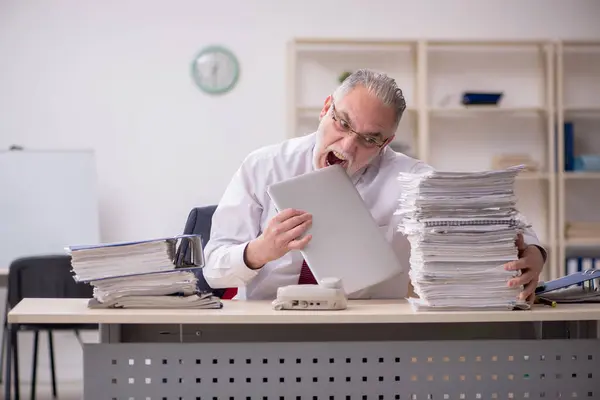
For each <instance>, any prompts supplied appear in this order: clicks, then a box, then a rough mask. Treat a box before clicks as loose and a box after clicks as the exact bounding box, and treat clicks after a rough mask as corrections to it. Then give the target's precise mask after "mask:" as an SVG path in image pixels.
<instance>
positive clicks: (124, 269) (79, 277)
mask: <svg viewBox="0 0 600 400" xmlns="http://www.w3.org/2000/svg"><path fill="white" fill-rule="evenodd" d="M182 240H189V241H190V243H191V244H190V249H191V250H192V253H193V255H194V256H193V257H192V261H193V262H194V265H191V266H190V265H177V262H176V254H177V252H178V247H177V245H178V243H181V241H182ZM67 251H68V252H69V253H70V254H71V265H72V267H73V272H74V274H75V276H74V279H75V280H76V281H79V282H87V283H89V284H90V285H91V286H93V288H94V289H93V294H94V298H93V299H92V300H91V301H90V303H89V306H90V307H94V308H101V307H118V308H220V307H221V306H222V304H221V302H220V300H219V298H217V297H215V296H213V295H212V294H211V293H199V292H198V289H197V277H196V275H195V273H194V270H196V269H198V268H201V267H202V265H203V256H202V247H201V242H200V237H199V236H197V235H181V236H176V237H172V238H162V239H153V240H146V241H141V242H120V243H108V244H102V245H94V246H72V247H69V248H67ZM194 253H195V254H194ZM198 253H199V254H200V257H199V259H200V260H201V264H200V265H196V261H197V258H198V257H197V255H198Z"/></svg>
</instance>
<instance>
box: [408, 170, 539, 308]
mask: <svg viewBox="0 0 600 400" xmlns="http://www.w3.org/2000/svg"><path fill="white" fill-rule="evenodd" d="M522 169H523V168H522V167H512V168H508V169H504V170H498V171H484V172H475V173H468V172H438V171H433V172H429V173H427V174H424V175H423V174H421V175H417V174H408V173H402V174H400V176H399V181H400V185H401V193H402V194H401V197H400V205H399V209H398V211H397V212H396V214H398V215H400V217H401V218H400V219H401V222H400V226H399V230H400V231H401V232H403V233H404V234H405V235H406V236H407V237H408V240H409V241H410V244H411V256H410V264H411V270H410V273H409V274H410V278H411V281H412V284H413V286H414V289H415V293H416V294H417V295H418V296H419V298H418V299H416V298H413V299H409V301H410V302H411V304H412V306H413V308H414V309H415V310H432V309H433V310H446V309H447V310H449V309H486V310H489V309H491V308H515V307H522V308H527V307H528V306H527V303H526V302H525V301H522V300H518V296H519V293H520V292H521V290H522V289H523V288H522V287H519V286H517V287H509V286H508V285H507V283H508V280H509V279H511V278H513V277H514V276H517V274H518V272H515V271H506V270H505V268H504V265H505V264H506V263H508V262H509V261H513V260H517V259H518V249H517V247H516V239H517V235H518V233H521V232H522V230H523V228H524V227H525V226H527V225H526V223H525V221H524V220H523V218H522V217H521V216H520V214H519V213H518V212H517V210H516V208H515V205H516V201H517V199H516V196H515V194H514V179H515V177H516V175H517V174H518V173H519V172H520V171H521V170H522Z"/></svg>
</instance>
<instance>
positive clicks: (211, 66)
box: [192, 46, 240, 94]
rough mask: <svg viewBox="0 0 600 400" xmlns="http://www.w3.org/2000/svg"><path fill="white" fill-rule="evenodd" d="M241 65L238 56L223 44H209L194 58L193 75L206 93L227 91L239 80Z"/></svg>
mask: <svg viewBox="0 0 600 400" xmlns="http://www.w3.org/2000/svg"><path fill="white" fill-rule="evenodd" d="M239 74H240V67H239V63H238V60H237V58H236V56H235V55H234V54H233V53H232V52H231V51H229V50H228V49H226V48H224V47H221V46H209V47H206V48H204V49H202V51H200V53H198V55H197V56H196V58H194V61H193V62H192V77H193V78H194V81H195V82H196V85H197V86H198V87H199V88H200V89H201V90H202V91H203V92H205V93H210V94H222V93H227V92H229V91H230V90H231V89H233V87H234V86H235V84H236V83H237V81H238V78H239Z"/></svg>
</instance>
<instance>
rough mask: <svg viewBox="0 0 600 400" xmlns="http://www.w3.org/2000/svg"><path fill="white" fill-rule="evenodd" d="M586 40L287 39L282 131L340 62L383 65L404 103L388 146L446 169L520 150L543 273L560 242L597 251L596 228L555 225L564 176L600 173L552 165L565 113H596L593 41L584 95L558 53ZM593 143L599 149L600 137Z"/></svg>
mask: <svg viewBox="0 0 600 400" xmlns="http://www.w3.org/2000/svg"><path fill="white" fill-rule="evenodd" d="M586 46H587V47H586ZM590 46H591V47H594V46H596V44H594V43H585V44H581V43H574V42H573V43H572V42H556V41H552V40H539V41H453V40H414V41H403V40H355V39H349V40H344V39H331V40H329V39H325V38H312V39H311V38H309V39H296V40H294V41H292V42H291V43H290V45H289V60H288V61H289V74H290V75H289V79H290V87H291V90H290V91H289V99H288V104H289V124H290V125H289V128H288V129H289V136H298V135H303V134H307V133H311V132H314V131H315V130H316V127H317V126H318V116H319V113H320V110H321V108H322V104H323V102H324V100H325V98H326V97H327V95H329V94H331V93H332V91H333V90H334V89H335V88H336V87H337V86H338V85H339V81H338V79H337V78H338V76H339V75H340V74H341V73H342V72H344V71H353V70H355V69H357V68H371V69H375V70H378V71H382V72H386V73H388V74H389V75H390V76H392V77H394V78H395V79H396V81H397V82H398V84H399V85H400V87H401V88H402V90H403V92H404V95H405V98H406V101H407V106H408V109H407V111H406V113H405V115H404V117H403V121H402V122H401V124H400V127H399V130H398V132H397V134H396V139H395V141H394V142H396V143H394V142H393V143H392V147H396V145H404V146H408V147H409V149H408V150H406V149H405V148H404V151H403V152H405V153H407V154H409V155H412V156H415V157H417V158H419V159H422V160H424V161H426V162H428V163H429V164H431V165H432V166H434V167H435V168H438V169H445V170H449V169H452V170H482V169H490V168H494V163H493V160H494V157H495V156H501V155H503V154H505V155H516V154H519V155H525V156H529V157H530V159H531V160H532V162H533V163H534V164H535V165H537V169H534V170H533V171H532V172H527V173H523V174H521V175H520V176H519V177H518V179H517V183H516V191H517V195H518V196H519V205H518V206H519V208H520V210H521V211H522V212H523V214H524V215H526V216H527V218H528V219H529V220H530V222H531V223H532V225H533V227H534V229H535V230H536V232H537V234H538V236H539V238H540V241H541V242H542V244H543V245H544V246H545V248H546V249H548V251H549V259H548V263H547V267H546V268H545V271H544V275H543V276H542V278H543V279H554V278H557V277H559V276H562V275H564V273H565V267H564V264H565V263H564V260H565V254H566V253H567V251H566V250H567V249H568V248H569V246H575V245H577V246H581V245H584V246H588V247H590V246H594V245H596V244H597V245H598V252H599V253H600V238H599V239H598V240H597V241H595V240H593V239H590V240H585V241H582V240H579V241H573V240H567V238H566V237H565V235H564V231H565V230H564V227H565V224H566V221H567V220H568V218H567V217H568V213H566V210H567V208H568V207H567V203H568V201H567V198H566V197H567V196H565V185H568V184H571V183H575V184H576V183H578V182H588V181H590V182H597V183H598V185H597V186H600V173H565V172H564V171H563V170H562V168H558V166H562V165H564V146H563V140H564V130H563V122H564V121H565V118H567V117H568V118H571V117H573V118H574V117H577V118H580V119H581V120H585V121H590V120H591V121H596V118H597V122H598V123H600V96H599V95H598V94H600V45H598V60H599V61H598V64H595V65H596V66H597V68H596V70H597V71H599V72H597V73H596V75H593V74H591V73H590V74H591V76H595V77H596V78H597V81H593V79H592V82H588V83H587V84H585V83H584V85H587V86H586V88H587V90H588V92H589V94H588V95H587V97H585V96H583V97H582V95H580V94H578V92H577V90H576V89H572V86H573V84H572V82H571V81H573V80H574V79H575V81H576V83H577V84H580V82H579V81H578V79H580V78H579V75H578V74H580V71H579V70H578V69H575V74H573V72H572V71H571V70H573V67H572V65H571V64H572V62H570V59H567V56H566V54H567V53H568V52H569V51H570V49H571V48H572V47H576V48H586V49H587V48H588V47H590ZM594 49H595V47H594ZM590 71H593V68H591V69H590ZM586 76H587V75H586ZM588 80H589V77H588ZM594 84H595V85H596V86H594ZM468 90H469V91H477V90H485V91H499V92H503V97H502V100H501V102H500V104H499V106H498V107H493V108H483V107H480V108H476V107H464V106H462V105H461V104H460V99H461V94H462V92H463V91H468ZM573 90H574V91H573ZM594 90H595V91H596V94H597V95H596V97H595V98H593V97H591V93H593V91H594ZM590 98H593V99H594V100H595V102H593V101H589V99H590ZM565 99H570V100H573V99H574V100H575V101H565ZM598 126H599V127H600V125H598ZM597 136H598V141H599V142H600V134H599V135H597ZM396 148H397V147H396ZM400 148H401V149H402V147H400ZM596 150H597V152H598V153H600V147H599V148H597V149H596ZM599 194H600V193H599ZM597 214H598V221H600V211H598V212H597ZM599 255H600V254H599ZM561 260H562V261H561Z"/></svg>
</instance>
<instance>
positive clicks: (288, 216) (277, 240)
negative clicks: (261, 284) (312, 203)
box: [244, 209, 312, 269]
mask: <svg viewBox="0 0 600 400" xmlns="http://www.w3.org/2000/svg"><path fill="white" fill-rule="evenodd" d="M311 224H312V215H310V214H309V213H307V212H304V211H300V210H294V209H287V210H283V211H281V212H280V213H279V214H277V215H276V216H275V217H273V219H272V220H271V221H270V222H269V225H268V226H267V229H265V231H264V232H263V233H262V234H261V235H260V236H259V237H258V238H256V239H254V240H252V241H251V242H250V243H248V246H246V251H245V253H244V261H245V262H246V265H247V266H248V267H249V268H252V269H257V268H261V267H262V266H263V265H265V264H266V263H268V262H270V261H273V260H276V259H278V258H280V257H283V256H284V255H285V254H287V252H289V251H290V250H300V249H303V248H304V246H306V244H307V243H308V242H309V241H310V239H311V237H312V236H311V235H306V236H304V237H303V238H299V237H300V236H301V235H302V234H303V233H304V232H306V230H307V229H308V228H309V227H310V225H311Z"/></svg>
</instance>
